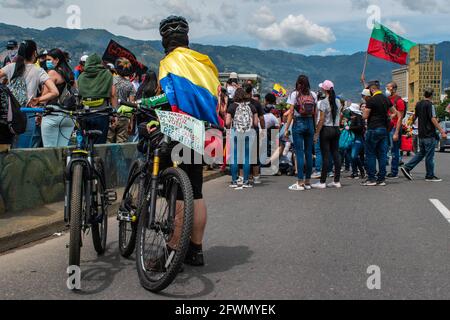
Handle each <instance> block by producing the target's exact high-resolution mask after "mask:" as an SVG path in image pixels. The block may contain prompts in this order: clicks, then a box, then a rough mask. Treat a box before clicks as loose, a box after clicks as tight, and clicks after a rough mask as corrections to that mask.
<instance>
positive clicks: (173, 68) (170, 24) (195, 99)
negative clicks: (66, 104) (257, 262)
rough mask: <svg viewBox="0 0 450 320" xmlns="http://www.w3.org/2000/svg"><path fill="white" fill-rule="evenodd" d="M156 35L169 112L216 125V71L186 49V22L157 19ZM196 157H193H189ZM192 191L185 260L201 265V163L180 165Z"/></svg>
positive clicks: (203, 211) (206, 60)
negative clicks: (161, 51) (162, 54)
mask: <svg viewBox="0 0 450 320" xmlns="http://www.w3.org/2000/svg"><path fill="white" fill-rule="evenodd" d="M159 31H160V34H161V36H162V45H163V47H164V50H165V53H166V56H165V57H164V59H163V60H162V61H161V63H160V70H159V81H160V84H161V89H162V90H163V91H164V92H165V94H166V96H167V99H168V101H169V103H170V105H171V107H172V111H174V112H181V113H185V114H188V115H190V116H192V117H194V118H196V119H198V120H202V121H207V122H209V123H212V124H214V125H219V117H218V112H217V106H218V98H219V93H220V89H221V88H220V82H219V77H218V75H219V73H218V70H217V68H216V66H215V65H214V64H213V62H212V61H211V60H210V58H209V57H208V56H206V55H203V54H201V53H198V52H196V51H193V50H191V49H189V36H188V33H189V24H188V22H187V21H186V19H185V18H183V17H177V16H170V17H168V18H167V19H164V20H163V21H161V24H160V29H159ZM195 158H197V159H198V157H195V156H193V157H192V160H195ZM180 168H181V169H183V170H184V171H185V172H186V173H187V174H188V176H189V179H190V181H191V184H192V188H193V191H194V200H195V201H194V227H193V231H192V237H191V244H190V248H189V250H188V253H187V256H186V260H185V263H186V264H189V265H192V266H204V264H205V262H204V257H203V248H202V244H203V236H204V233H205V229H206V223H207V209H206V204H205V201H204V199H203V193H202V188H203V163H202V162H200V163H195V162H192V164H182V165H180Z"/></svg>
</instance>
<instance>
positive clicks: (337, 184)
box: [328, 182, 342, 189]
mask: <svg viewBox="0 0 450 320" xmlns="http://www.w3.org/2000/svg"><path fill="white" fill-rule="evenodd" d="M328 188H337V189H340V188H342V185H341V183H340V182H332V183H329V184H328Z"/></svg>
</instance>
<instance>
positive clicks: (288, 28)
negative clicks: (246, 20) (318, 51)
mask: <svg viewBox="0 0 450 320" xmlns="http://www.w3.org/2000/svg"><path fill="white" fill-rule="evenodd" d="M250 28H251V31H250V32H251V34H253V35H254V36H255V37H256V38H258V39H259V40H260V41H261V44H262V46H263V47H271V48H273V47H283V48H296V49H297V48H303V47H306V46H310V45H314V44H318V43H330V42H334V41H336V37H335V35H334V33H333V31H332V30H331V29H330V28H327V27H323V26H320V25H318V24H315V23H313V22H311V21H309V20H308V19H306V18H305V17H304V16H303V15H298V16H294V15H289V16H287V17H286V18H285V19H283V20H282V21H281V22H279V23H278V22H274V23H272V24H270V25H268V26H266V27H261V26H257V25H253V26H250Z"/></svg>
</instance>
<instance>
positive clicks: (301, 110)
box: [286, 75, 317, 191]
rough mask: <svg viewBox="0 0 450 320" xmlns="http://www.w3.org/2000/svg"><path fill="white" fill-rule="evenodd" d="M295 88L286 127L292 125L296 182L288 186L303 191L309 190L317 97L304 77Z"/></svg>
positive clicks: (293, 189)
mask: <svg viewBox="0 0 450 320" xmlns="http://www.w3.org/2000/svg"><path fill="white" fill-rule="evenodd" d="M295 88H296V90H295V91H294V92H293V93H292V94H291V95H290V97H289V99H288V101H287V103H288V106H289V108H290V112H289V117H288V122H287V127H288V128H289V127H290V126H291V124H292V123H293V127H292V139H293V141H294V148H295V156H296V160H297V175H298V176H297V178H298V181H297V183H296V184H294V185H292V186H290V187H289V190H291V191H304V190H311V175H312V170H313V155H312V154H313V152H312V151H313V147H314V133H315V129H314V121H315V114H316V112H317V95H316V94H315V93H314V92H312V91H311V85H310V83H309V79H308V77H307V76H305V75H301V76H299V77H298V79H297V83H296V85H295ZM286 134H288V133H286Z"/></svg>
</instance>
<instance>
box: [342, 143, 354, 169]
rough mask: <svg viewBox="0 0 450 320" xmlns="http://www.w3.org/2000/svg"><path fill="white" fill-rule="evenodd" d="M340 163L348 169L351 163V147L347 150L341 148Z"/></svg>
mask: <svg viewBox="0 0 450 320" xmlns="http://www.w3.org/2000/svg"><path fill="white" fill-rule="evenodd" d="M340 154H341V159H342V165H344V166H345V171H350V165H351V164H352V148H351V147H350V148H348V149H347V150H341V151H340Z"/></svg>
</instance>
